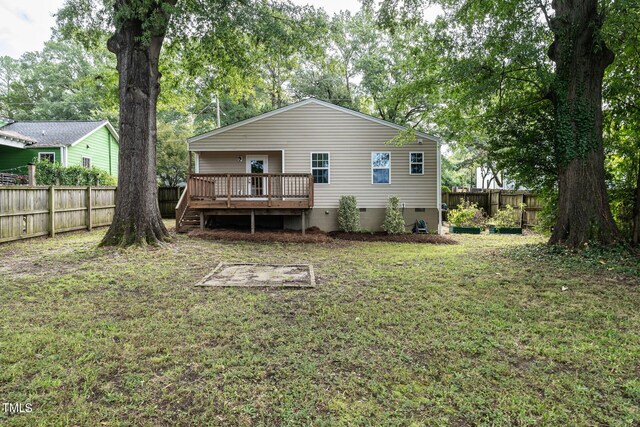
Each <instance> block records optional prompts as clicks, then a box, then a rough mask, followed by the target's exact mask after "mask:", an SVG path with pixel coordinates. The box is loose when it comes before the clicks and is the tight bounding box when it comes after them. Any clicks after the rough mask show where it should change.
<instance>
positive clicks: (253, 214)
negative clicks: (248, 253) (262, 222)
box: [251, 209, 256, 234]
mask: <svg viewBox="0 0 640 427" xmlns="http://www.w3.org/2000/svg"><path fill="white" fill-rule="evenodd" d="M251 234H256V210H255V209H251Z"/></svg>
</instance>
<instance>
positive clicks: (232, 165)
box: [200, 151, 282, 173]
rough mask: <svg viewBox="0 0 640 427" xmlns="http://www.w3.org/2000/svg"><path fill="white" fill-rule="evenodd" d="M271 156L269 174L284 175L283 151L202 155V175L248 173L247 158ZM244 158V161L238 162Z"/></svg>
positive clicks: (209, 153) (220, 152)
mask: <svg viewBox="0 0 640 427" xmlns="http://www.w3.org/2000/svg"><path fill="white" fill-rule="evenodd" d="M252 155H256V156H269V172H270V173H282V151H218V152H203V153H201V154H200V173H246V171H247V156H252ZM238 156H242V161H241V162H240V161H238Z"/></svg>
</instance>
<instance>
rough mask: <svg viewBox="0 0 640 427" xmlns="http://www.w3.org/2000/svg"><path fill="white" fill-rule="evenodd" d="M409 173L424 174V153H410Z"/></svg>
mask: <svg viewBox="0 0 640 427" xmlns="http://www.w3.org/2000/svg"><path fill="white" fill-rule="evenodd" d="M409 173H410V174H411V175H422V174H424V153H422V152H418V153H409Z"/></svg>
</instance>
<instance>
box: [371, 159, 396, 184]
mask: <svg viewBox="0 0 640 427" xmlns="http://www.w3.org/2000/svg"><path fill="white" fill-rule="evenodd" d="M371 182H372V183H373V184H390V183H391V153H389V152H388V151H379V152H373V153H371Z"/></svg>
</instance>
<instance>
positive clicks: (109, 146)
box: [107, 129, 113, 175]
mask: <svg viewBox="0 0 640 427" xmlns="http://www.w3.org/2000/svg"><path fill="white" fill-rule="evenodd" d="M107 138H108V139H107V149H108V150H109V175H113V168H112V167H111V132H109V130H108V129H107Z"/></svg>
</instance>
